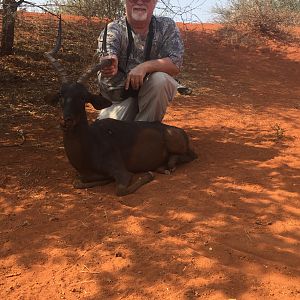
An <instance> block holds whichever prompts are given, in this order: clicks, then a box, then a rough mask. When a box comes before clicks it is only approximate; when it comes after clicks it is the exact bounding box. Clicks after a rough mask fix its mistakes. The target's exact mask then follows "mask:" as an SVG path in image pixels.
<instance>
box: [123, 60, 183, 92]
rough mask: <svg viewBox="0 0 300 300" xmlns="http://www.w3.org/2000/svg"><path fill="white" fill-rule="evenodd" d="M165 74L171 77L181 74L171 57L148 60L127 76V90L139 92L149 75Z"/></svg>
mask: <svg viewBox="0 0 300 300" xmlns="http://www.w3.org/2000/svg"><path fill="white" fill-rule="evenodd" d="M153 72H164V73H167V74H169V75H170V76H175V75H177V74H178V73H179V68H178V67H177V66H176V65H175V64H174V63H173V62H172V60H171V59H170V58H169V57H165V58H159V59H153V60H148V61H145V62H143V63H141V64H140V65H138V66H136V67H135V68H133V69H132V70H131V71H130V72H129V73H128V75H127V79H126V82H125V89H126V90H127V89H128V88H129V85H130V84H131V86H132V88H133V89H135V90H138V89H139V88H140V87H141V86H142V85H143V81H144V78H145V76H146V74H147V73H153Z"/></svg>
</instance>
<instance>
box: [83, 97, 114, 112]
mask: <svg viewBox="0 0 300 300" xmlns="http://www.w3.org/2000/svg"><path fill="white" fill-rule="evenodd" d="M87 102H88V103H91V104H92V105H93V107H94V108H95V109H97V110H100V109H103V108H106V107H109V106H111V105H112V103H111V101H109V100H107V99H106V98H104V97H103V96H102V95H101V94H99V95H94V94H89V97H88V101H87Z"/></svg>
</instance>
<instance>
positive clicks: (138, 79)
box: [125, 63, 147, 90]
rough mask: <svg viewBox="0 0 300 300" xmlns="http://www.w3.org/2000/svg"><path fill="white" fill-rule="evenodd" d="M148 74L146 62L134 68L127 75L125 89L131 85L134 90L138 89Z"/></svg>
mask: <svg viewBox="0 0 300 300" xmlns="http://www.w3.org/2000/svg"><path fill="white" fill-rule="evenodd" d="M146 74H147V69H146V64H145V63H142V64H140V65H138V66H136V67H135V68H133V69H132V70H131V71H130V72H129V73H128V75H127V78H126V81H125V90H128V88H129V86H130V85H131V86H132V88H133V89H134V90H138V89H139V88H140V87H141V86H142V85H143V82H144V78H145V76H146Z"/></svg>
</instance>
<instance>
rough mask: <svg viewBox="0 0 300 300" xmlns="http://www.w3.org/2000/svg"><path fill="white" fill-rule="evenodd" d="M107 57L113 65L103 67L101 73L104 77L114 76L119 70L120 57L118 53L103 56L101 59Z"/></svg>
mask: <svg viewBox="0 0 300 300" xmlns="http://www.w3.org/2000/svg"><path fill="white" fill-rule="evenodd" d="M106 59H110V60H111V65H110V66H107V67H104V68H103V69H101V75H102V76H103V77H113V76H115V75H116V74H117V72H118V57H117V56H116V55H107V56H103V57H101V58H100V61H101V60H106Z"/></svg>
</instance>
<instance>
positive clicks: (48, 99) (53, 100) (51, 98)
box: [44, 93, 60, 106]
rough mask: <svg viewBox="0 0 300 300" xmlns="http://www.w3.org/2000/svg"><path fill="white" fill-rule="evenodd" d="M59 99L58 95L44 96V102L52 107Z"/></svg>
mask: <svg viewBox="0 0 300 300" xmlns="http://www.w3.org/2000/svg"><path fill="white" fill-rule="evenodd" d="M59 98H60V93H51V94H47V95H45V96H44V101H45V102H46V103H47V104H49V105H52V106H55V105H56V104H57V103H58V101H59Z"/></svg>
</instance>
